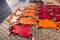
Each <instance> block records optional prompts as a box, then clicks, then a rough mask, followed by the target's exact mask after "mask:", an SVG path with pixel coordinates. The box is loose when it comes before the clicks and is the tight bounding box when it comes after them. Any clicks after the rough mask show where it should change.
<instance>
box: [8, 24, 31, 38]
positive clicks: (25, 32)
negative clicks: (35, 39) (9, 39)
mask: <svg viewBox="0 0 60 40" xmlns="http://www.w3.org/2000/svg"><path fill="white" fill-rule="evenodd" d="M9 31H10V35H15V34H17V35H19V36H23V37H27V38H32V35H31V25H29V24H28V25H24V24H15V25H13V26H11V27H10V28H9Z"/></svg>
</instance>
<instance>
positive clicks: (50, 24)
mask: <svg viewBox="0 0 60 40" xmlns="http://www.w3.org/2000/svg"><path fill="white" fill-rule="evenodd" d="M57 26H58V23H57V22H55V21H54V20H48V19H39V23H38V27H39V28H41V27H42V28H53V29H57V30H60V28H59V27H57Z"/></svg>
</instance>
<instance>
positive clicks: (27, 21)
mask: <svg viewBox="0 0 60 40" xmlns="http://www.w3.org/2000/svg"><path fill="white" fill-rule="evenodd" d="M19 23H21V24H32V25H35V24H36V23H37V20H36V19H35V18H26V17H22V18H20V20H19Z"/></svg>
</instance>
